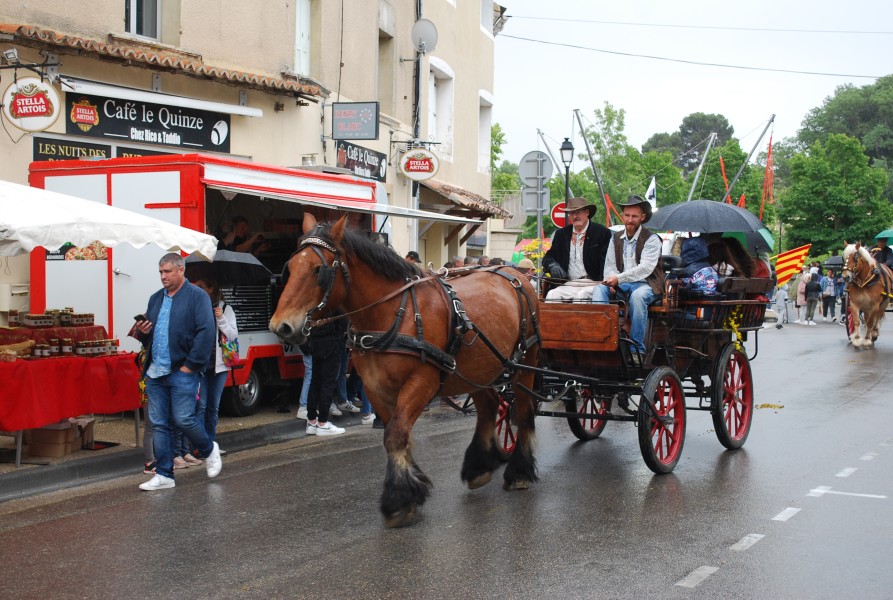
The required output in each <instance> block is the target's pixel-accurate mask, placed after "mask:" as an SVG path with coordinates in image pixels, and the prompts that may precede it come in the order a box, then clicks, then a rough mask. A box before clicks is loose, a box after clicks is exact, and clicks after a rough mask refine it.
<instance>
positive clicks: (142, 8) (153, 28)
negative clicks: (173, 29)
mask: <svg viewBox="0 0 893 600" xmlns="http://www.w3.org/2000/svg"><path fill="white" fill-rule="evenodd" d="M161 2H162V0H124V31H126V32H127V33H131V34H133V35H138V36H141V37H146V38H151V39H153V40H160V39H161V27H160V25H161Z"/></svg>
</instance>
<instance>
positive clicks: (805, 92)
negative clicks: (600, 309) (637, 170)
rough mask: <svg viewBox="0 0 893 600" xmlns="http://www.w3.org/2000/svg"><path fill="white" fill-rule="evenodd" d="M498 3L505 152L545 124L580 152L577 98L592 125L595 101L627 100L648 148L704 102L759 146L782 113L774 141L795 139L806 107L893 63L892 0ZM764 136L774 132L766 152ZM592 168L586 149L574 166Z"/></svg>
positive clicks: (530, 140) (635, 137) (499, 117)
mask: <svg viewBox="0 0 893 600" xmlns="http://www.w3.org/2000/svg"><path fill="white" fill-rule="evenodd" d="M502 4H503V5H504V6H506V7H507V9H508V10H507V14H508V15H510V16H512V18H510V19H509V20H508V22H507V23H506V25H505V27H504V28H503V30H502V32H501V33H500V34H499V35H498V36H497V37H496V76H495V89H494V95H495V97H496V105H495V107H494V122H498V123H499V124H500V125H501V126H502V128H503V130H504V131H505V132H506V136H507V139H508V142H507V144H506V146H505V147H504V150H505V152H504V154H503V159H506V160H510V161H512V162H518V161H519V160H520V159H521V157H522V156H523V155H524V154H525V153H527V152H528V151H530V150H544V148H543V146H542V144H541V143H540V141H539V140H538V138H537V134H536V130H537V128H539V129H542V130H543V133H544V134H545V136H546V139H547V140H548V143H549V145H550V146H551V147H552V150H553V152H555V154H556V156H557V149H558V146H559V145H560V143H561V141H562V140H563V139H564V138H565V137H567V136H571V135H572V134H573V137H572V138H571V139H572V141H573V142H574V146H575V147H576V148H577V149H578V150H582V149H583V144H582V142H581V141H580V137H579V133H578V130H577V126H576V124H575V122H574V121H573V110H574V109H575V108H579V109H581V111H582V116H583V117H584V124H586V123H587V120H588V121H589V122H592V121H594V115H593V110H594V109H595V108H600V107H602V106H603V105H604V102H605V101H607V102H610V103H611V104H612V105H613V106H614V107H615V108H622V109H625V110H626V128H625V132H626V135H627V138H628V140H629V142H630V143H631V144H632V145H633V146H636V147H638V148H640V149H641V145H642V144H643V143H644V142H645V141H646V140H647V139H648V138H649V137H651V135H652V134H654V133H658V132H673V131H676V130H678V128H679V125H680V124H681V122H682V118H683V117H685V116H686V115H688V114H691V113H694V112H704V113H708V114H709V113H719V114H722V115H724V116H725V117H726V118H728V120H729V122H730V124H731V125H732V126H733V127H734V128H735V136H736V137H737V138H738V139H739V140H741V145H742V147H743V148H744V149H745V151H749V150H750V148H751V147H752V146H753V144H755V143H756V141H757V138H758V137H759V134H760V132H761V131H762V129H763V127H764V126H765V124H766V122H767V121H768V119H769V117H770V115H772V114H773V113H774V114H775V115H776V118H775V124H774V127H773V129H772V130H770V132H772V133H774V139H776V140H778V139H781V138H784V137H789V136H792V135H794V134H795V133H796V131H797V129H798V128H799V127H800V124H801V122H802V120H803V118H804V116H805V115H806V113H807V111H809V110H810V109H811V108H813V107H815V106H819V105H821V103H822V101H823V100H824V99H825V98H826V97H828V96H830V95H832V94H833V93H834V90H835V88H836V87H837V86H839V85H842V84H845V83H852V84H854V85H856V86H863V85H868V84H871V83H874V82H875V78H876V77H878V76H883V75H887V74H890V73H893V63H891V60H890V57H891V56H893V2H890V1H889V0H849V1H846V2H839V1H837V0H812V1H807V0H800V1H795V0H751V1H750V2H737V3H722V2H716V1H715V0H712V1H710V2H708V1H706V0H676V1H667V0H624V1H623V2H602V1H595V0H552V1H549V2H545V1H543V0H505V2H503V3H502ZM587 21H588V22H587ZM596 21H599V22H596ZM606 22H614V23H628V24H609V23H606ZM655 25H660V26H655ZM696 27H698V28H696ZM719 28H737V29H719ZM756 29H762V30H761V31H757V30H756ZM765 29H774V30H788V31H765ZM793 30H796V31H793ZM806 30H811V31H812V32H806ZM818 31H824V32H828V31H831V32H832V33H819V32H818ZM844 31H846V32H861V33H843V32H844ZM867 32H874V33H867ZM512 36H515V37H518V38H529V39H531V40H538V41H540V42H549V43H538V42H532V41H524V40H519V39H514V38H513V37H512ZM561 44H565V45H574V46H579V48H571V47H567V46H562V45H561ZM584 48H592V49H598V50H606V51H610V52H616V53H626V54H639V55H649V56H654V57H662V58H668V59H676V60H681V61H694V62H704V63H714V64H722V65H729V66H727V67H720V66H701V65H693V64H683V63H679V62H670V61H666V60H656V59H653V58H638V57H633V56H621V55H617V54H608V53H605V52H596V51H593V50H587V49H584ZM733 66H734V67H751V68H768V69H784V70H788V71H808V72H814V73H834V74H837V75H832V76H828V75H809V74H798V73H791V72H771V71H761V70H745V69H739V68H732V67H733ZM859 75H867V76H870V77H857V76H859ZM768 137H769V134H768V133H767V135H766V138H765V139H764V140H763V142H762V144H761V148H760V149H761V150H764V149H765V146H766V144H767V142H768ZM584 166H586V165H584V164H581V163H580V161H579V160H578V161H576V163H575V165H574V167H573V169H574V170H579V169H581V168H583V167H584ZM642 191H643V192H644V189H643V190H642Z"/></svg>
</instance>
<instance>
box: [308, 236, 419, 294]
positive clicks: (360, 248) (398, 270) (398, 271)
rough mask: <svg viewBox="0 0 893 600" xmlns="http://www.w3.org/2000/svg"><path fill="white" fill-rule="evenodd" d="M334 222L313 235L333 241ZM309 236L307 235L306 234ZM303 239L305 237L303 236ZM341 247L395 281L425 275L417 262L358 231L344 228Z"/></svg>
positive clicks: (351, 255)
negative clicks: (408, 259)
mask: <svg viewBox="0 0 893 600" xmlns="http://www.w3.org/2000/svg"><path fill="white" fill-rule="evenodd" d="M331 230H332V224H331V223H326V224H324V225H322V226H321V229H319V230H318V231H316V232H313V233H312V235H317V236H320V237H322V238H324V239H326V240H327V241H329V242H332V241H333V240H332V235H331ZM304 237H307V236H304ZM301 239H302V240H303V238H301ZM341 247H342V248H344V253H345V254H346V255H347V256H349V257H351V258H356V259H357V260H359V261H360V262H363V263H365V264H366V266H368V267H369V268H370V269H372V270H373V271H374V272H375V273H377V274H379V275H381V276H382V277H384V278H385V279H391V280H393V281H406V279H408V278H412V277H417V276H420V275H423V273H422V270H421V268H419V267H418V266H417V265H416V264H415V263H411V262H409V261H406V260H404V259H403V257H401V256H400V255H399V254H397V252H395V251H394V249H393V248H392V247H391V246H389V245H385V244H380V243H378V242H374V241H372V240H370V239H369V238H368V237H366V236H365V235H363V234H362V233H360V232H358V231H354V230H352V229H348V228H347V227H345V228H344V236H343V237H342V239H341Z"/></svg>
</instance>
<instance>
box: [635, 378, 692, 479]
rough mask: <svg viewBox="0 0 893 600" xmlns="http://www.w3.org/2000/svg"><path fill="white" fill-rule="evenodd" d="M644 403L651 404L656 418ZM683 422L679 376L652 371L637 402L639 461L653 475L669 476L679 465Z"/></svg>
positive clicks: (682, 439) (683, 395) (682, 396)
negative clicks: (640, 452) (648, 401)
mask: <svg viewBox="0 0 893 600" xmlns="http://www.w3.org/2000/svg"><path fill="white" fill-rule="evenodd" d="M646 399H650V400H651V402H652V403H653V404H654V409H655V410H656V411H657V412H656V414H652V409H651V407H650V406H648V403H647V402H646ZM663 419H666V420H663ZM685 419H686V415H685V392H683V390H682V382H681V381H679V376H678V375H676V373H675V371H673V369H671V368H669V367H658V368H656V369H655V370H653V371H651V373H649V374H648V377H646V378H645V385H644V386H643V388H642V397H641V398H640V399H639V411H638V425H639V448H640V449H641V451H642V458H643V459H645V464H646V465H648V468H649V469H651V470H652V471H654V472H655V473H658V474H662V473H669V472H670V471H672V470H673V469H674V468H675V467H676V463H678V462H679V456H680V455H681V454H682V445H683V444H684V443H685Z"/></svg>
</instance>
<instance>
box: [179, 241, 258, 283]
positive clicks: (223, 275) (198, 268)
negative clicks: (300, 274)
mask: <svg viewBox="0 0 893 600" xmlns="http://www.w3.org/2000/svg"><path fill="white" fill-rule="evenodd" d="M272 275H273V273H272V272H271V271H270V270H269V269H268V268H266V267H265V266H264V265H263V264H262V263H261V262H260V261H259V260H258V259H257V257H256V256H254V255H253V254H248V253H247V252H231V251H229V250H218V251H217V254H216V255H215V256H214V262H208V261H207V260H204V259H203V258H201V257H199V256H196V255H190V256H187V257H186V278H187V279H189V280H190V281H198V280H199V279H201V278H202V277H203V276H210V277H213V278H214V279H216V280H217V284H218V285H219V286H220V287H226V286H231V285H266V284H267V283H269V282H270V277H272Z"/></svg>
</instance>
